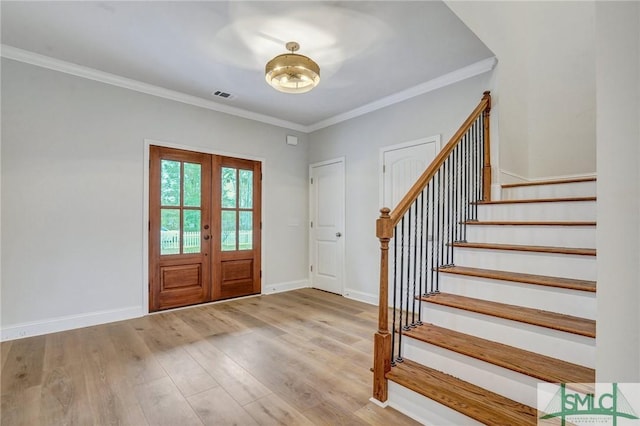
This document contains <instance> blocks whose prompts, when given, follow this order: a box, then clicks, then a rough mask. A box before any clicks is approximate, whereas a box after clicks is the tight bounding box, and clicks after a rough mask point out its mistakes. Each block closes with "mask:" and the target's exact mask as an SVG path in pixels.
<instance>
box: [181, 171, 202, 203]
mask: <svg viewBox="0 0 640 426" xmlns="http://www.w3.org/2000/svg"><path fill="white" fill-rule="evenodd" d="M201 169H202V166H200V164H193V163H184V205H185V206H188V207H200V182H201V175H202V172H201Z"/></svg>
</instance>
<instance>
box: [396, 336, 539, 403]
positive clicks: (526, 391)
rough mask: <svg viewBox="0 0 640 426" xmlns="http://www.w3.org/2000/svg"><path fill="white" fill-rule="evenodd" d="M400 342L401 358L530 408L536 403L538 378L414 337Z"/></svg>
mask: <svg viewBox="0 0 640 426" xmlns="http://www.w3.org/2000/svg"><path fill="white" fill-rule="evenodd" d="M403 345H404V348H403V352H402V354H403V356H404V357H405V358H408V359H410V360H412V361H415V362H418V363H420V364H424V365H428V366H429V367H430V368H433V369H435V370H439V371H444V372H446V373H447V374H450V375H452V376H454V377H456V378H458V379H461V380H464V381H465V382H469V383H472V384H474V385H476V386H480V387H482V388H484V389H488V390H490V391H491V392H494V393H497V394H500V395H504V396H507V397H508V398H509V399H512V400H514V401H518V402H520V403H522V404H525V405H528V406H530V407H535V406H536V388H537V384H538V382H541V380H539V379H536V378H534V377H531V376H527V375H525V374H521V373H518V372H516V371H513V370H509V369H507V368H503V367H500V366H497V365H494V364H491V363H488V362H485V361H482V360H479V359H476V358H473V357H470V356H466V355H463V354H460V353H457V352H453V351H450V350H448V349H444V348H441V347H439V346H436V345H432V344H430V343H426V342H422V341H420V340H417V339H412V338H407V339H406V340H405V339H403Z"/></svg>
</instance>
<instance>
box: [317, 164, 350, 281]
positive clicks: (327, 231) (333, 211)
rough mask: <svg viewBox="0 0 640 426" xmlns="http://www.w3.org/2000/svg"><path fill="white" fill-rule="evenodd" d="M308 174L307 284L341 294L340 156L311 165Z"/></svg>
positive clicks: (342, 179) (342, 209)
mask: <svg viewBox="0 0 640 426" xmlns="http://www.w3.org/2000/svg"><path fill="white" fill-rule="evenodd" d="M309 175H310V181H309V182H310V189H309V194H310V196H309V199H310V224H309V226H310V238H309V241H310V250H309V255H310V264H311V265H310V273H311V286H312V287H314V288H318V289H320V290H325V291H330V292H332V293H337V294H342V292H343V277H344V238H345V237H344V218H345V195H344V194H345V188H344V185H345V176H344V175H345V171H344V159H337V160H332V161H326V162H323V163H317V164H312V165H311V166H310V167H309Z"/></svg>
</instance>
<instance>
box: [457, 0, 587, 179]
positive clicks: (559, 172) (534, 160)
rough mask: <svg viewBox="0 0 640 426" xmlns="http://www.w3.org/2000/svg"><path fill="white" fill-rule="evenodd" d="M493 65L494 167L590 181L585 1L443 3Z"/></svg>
mask: <svg viewBox="0 0 640 426" xmlns="http://www.w3.org/2000/svg"><path fill="white" fill-rule="evenodd" d="M446 3H447V5H448V6H449V8H451V10H453V12H454V13H455V14H456V15H458V17H459V18H460V19H461V20H462V21H463V22H464V23H465V24H466V25H467V26H468V27H469V28H470V29H471V30H472V31H473V32H474V33H475V34H476V35H477V36H478V37H479V38H480V39H481V40H482V42H483V43H484V44H486V45H487V47H489V48H490V49H491V50H492V51H493V53H494V54H495V55H496V57H497V58H498V65H497V67H496V87H495V90H494V92H493V93H492V95H493V97H494V102H495V104H496V105H499V107H500V128H499V140H500V158H499V162H500V167H501V169H502V170H504V171H507V172H510V173H514V174H516V175H518V176H522V177H525V178H545V177H559V176H571V175H581V174H593V173H594V172H595V170H596V143H595V93H594V87H595V67H594V65H593V64H594V61H595V47H594V26H593V25H594V24H593V20H594V3H593V2H564V1H554V2H539V1H534V2H506V1H501V2H484V1H477V2H473V1H447V2H446Z"/></svg>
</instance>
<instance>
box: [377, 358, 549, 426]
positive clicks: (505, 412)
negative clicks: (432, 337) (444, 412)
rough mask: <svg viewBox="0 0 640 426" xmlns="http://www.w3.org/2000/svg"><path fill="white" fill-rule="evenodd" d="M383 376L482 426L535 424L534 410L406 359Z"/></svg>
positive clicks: (535, 413)
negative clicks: (482, 425)
mask: <svg viewBox="0 0 640 426" xmlns="http://www.w3.org/2000/svg"><path fill="white" fill-rule="evenodd" d="M386 377H387V379H389V380H392V381H394V382H396V383H398V384H399V385H402V386H404V387H406V388H409V389H411V390H412V391H414V392H417V393H419V394H421V395H423V396H425V397H427V398H430V399H432V400H434V401H436V402H438V403H440V404H443V405H445V406H447V407H449V408H452V409H454V410H456V411H458V412H460V413H462V414H464V415H466V416H468V417H471V418H473V419H475V420H477V421H479V422H481V423H484V424H490V425H516V424H517V425H535V424H536V420H537V419H536V417H537V411H536V410H535V409H534V408H531V407H529V406H527V405H524V404H521V403H519V402H516V401H513V400H511V399H508V398H506V397H504V396H501V395H498V394H496V393H493V392H490V391H488V390H486V389H483V388H481V387H479V386H476V385H473V384H471V383H469V382H465V381H463V380H460V379H457V378H455V377H453V376H450V375H448V374H445V373H443V372H441V371H438V370H434V369H432V368H429V367H426V366H424V365H420V364H418V363H416V362H413V361H411V360H408V359H405V360H404V362H402V363H398V364H396V366H395V367H393V368H391V371H389V372H388V373H387V375H386Z"/></svg>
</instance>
